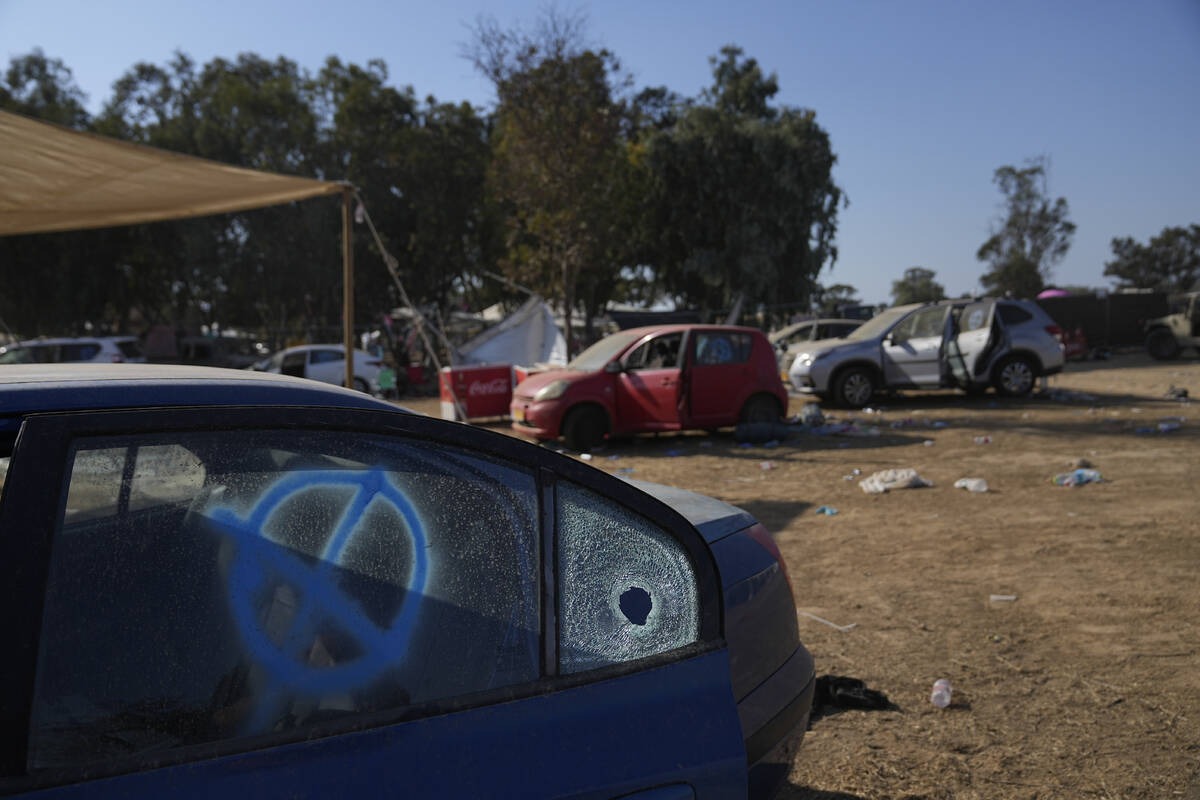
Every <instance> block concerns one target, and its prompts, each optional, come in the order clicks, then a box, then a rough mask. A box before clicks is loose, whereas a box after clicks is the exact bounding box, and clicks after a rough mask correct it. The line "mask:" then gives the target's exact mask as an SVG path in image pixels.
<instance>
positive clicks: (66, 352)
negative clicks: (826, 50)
mask: <svg viewBox="0 0 1200 800" xmlns="http://www.w3.org/2000/svg"><path fill="white" fill-rule="evenodd" d="M99 352H100V345H99V344H98V343H96V342H83V343H80V344H64V345H62V347H61V348H59V353H58V357H59V360H60V361H68V362H69V361H91V360H92V359H93V358H95V357H96V355H97V354H98V353H99Z"/></svg>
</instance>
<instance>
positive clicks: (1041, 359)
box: [789, 298, 1063, 408]
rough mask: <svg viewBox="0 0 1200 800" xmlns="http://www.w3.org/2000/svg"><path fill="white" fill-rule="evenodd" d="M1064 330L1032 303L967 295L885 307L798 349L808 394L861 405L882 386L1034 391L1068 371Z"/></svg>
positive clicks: (796, 368)
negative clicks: (837, 334) (831, 337)
mask: <svg viewBox="0 0 1200 800" xmlns="http://www.w3.org/2000/svg"><path fill="white" fill-rule="evenodd" d="M1061 335H1062V331H1061V330H1060V329H1059V327H1058V325H1056V324H1055V323H1054V320H1052V319H1051V318H1050V317H1049V316H1048V315H1047V314H1046V312H1045V311H1043V310H1042V309H1041V308H1040V307H1039V306H1038V305H1037V304H1036V303H1033V302H1030V301H1027V300H1007V299H1004V300H996V299H988V298H984V299H974V300H969V299H960V300H943V301H940V302H937V303H918V304H915V305H907V306H898V307H896V308H890V309H888V310H886V311H883V312H882V313H880V314H879V315H878V316H876V317H874V318H872V319H870V320H869V321H867V322H865V323H863V325H862V327H860V328H858V329H857V330H855V331H853V332H852V333H850V334H849V335H848V336H846V337H845V339H844V340H841V341H832V342H813V343H811V344H809V345H804V346H801V347H799V348H798V352H797V355H796V359H795V361H794V362H793V363H792V367H791V371H790V372H789V377H790V379H791V382H792V386H794V387H795V388H796V389H798V390H799V391H801V392H805V393H808V394H815V395H817V396H818V397H820V398H822V399H823V400H830V401H833V402H834V403H837V404H839V405H844V406H848V407H850V408H861V407H863V406H865V405H866V404H867V403H868V402H870V400H871V398H872V397H873V396H874V395H875V393H876V392H877V391H880V390H886V389H901V388H918V389H937V388H953V387H957V388H960V389H963V390H965V391H968V392H981V391H984V390H986V389H987V387H988V386H994V387H995V389H996V391H997V392H999V393H1000V394H1003V395H1007V396H1010V397H1017V396H1021V395H1026V394H1029V392H1031V391H1032V390H1033V387H1034V384H1035V383H1036V381H1037V379H1038V378H1039V377H1040V376H1043V375H1053V374H1055V373H1058V372H1061V371H1062V368H1063V345H1062V342H1061V339H1060V337H1061Z"/></svg>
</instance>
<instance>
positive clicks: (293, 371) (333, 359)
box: [251, 344, 383, 394]
mask: <svg viewBox="0 0 1200 800" xmlns="http://www.w3.org/2000/svg"><path fill="white" fill-rule="evenodd" d="M382 368H383V362H382V361H380V360H379V359H378V358H376V357H375V356H373V355H371V354H370V353H367V352H364V351H362V350H355V351H354V388H355V389H357V390H359V391H360V392H366V393H367V394H379V392H380V389H379V372H380V370H381V369H382ZM251 369H254V370H257V371H258V372H274V373H276V374H279V375H294V376H296V377H297V378H308V379H310V380H314V381H321V382H323V383H332V384H334V385H335V386H341V385H342V383H343V382H344V381H345V379H346V348H345V347H343V346H342V345H340V344H303V345H299V346H297V347H289V348H287V349H286V350H280V351H279V352H278V353H275V354H274V355H273V356H271V357H270V358H268V359H266V360H265V361H260V362H259V363H257V364H255V365H254V366H253V367H251Z"/></svg>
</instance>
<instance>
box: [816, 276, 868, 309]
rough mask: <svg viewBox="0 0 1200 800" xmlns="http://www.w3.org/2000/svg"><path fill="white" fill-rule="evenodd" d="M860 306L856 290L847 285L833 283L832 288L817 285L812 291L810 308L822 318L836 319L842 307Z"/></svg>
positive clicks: (860, 301) (860, 302)
mask: <svg viewBox="0 0 1200 800" xmlns="http://www.w3.org/2000/svg"><path fill="white" fill-rule="evenodd" d="M861 304H862V300H861V299H860V298H859V296H858V289H856V288H854V287H853V286H851V285H850V284H847V283H835V284H833V285H832V286H821V285H819V284H818V285H817V286H816V287H815V288H814V289H813V297H812V306H813V308H814V309H816V312H817V313H818V314H820V315H821V316H822V317H837V316H840V311H839V310H840V309H841V308H842V307H843V306H857V305H861Z"/></svg>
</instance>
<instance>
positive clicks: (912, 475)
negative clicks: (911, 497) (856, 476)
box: [858, 469, 933, 494]
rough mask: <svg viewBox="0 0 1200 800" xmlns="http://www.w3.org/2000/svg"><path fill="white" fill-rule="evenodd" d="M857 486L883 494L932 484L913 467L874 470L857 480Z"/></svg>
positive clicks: (867, 491)
mask: <svg viewBox="0 0 1200 800" xmlns="http://www.w3.org/2000/svg"><path fill="white" fill-rule="evenodd" d="M858 485H859V487H860V488H861V489H862V490H863V491H864V492H866V493H867V494H883V493H884V492H888V491H891V490H893V489H917V488H920V487H922V486H933V483H932V482H931V481H927V480H925V479H924V478H922V477H921V476H920V475H918V474H917V471H916V470H915V469H885V470H883V471H881V472H876V473H875V474H874V475H871V476H870V477H869V478H864V479H863V480H861V481H859V482H858Z"/></svg>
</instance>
